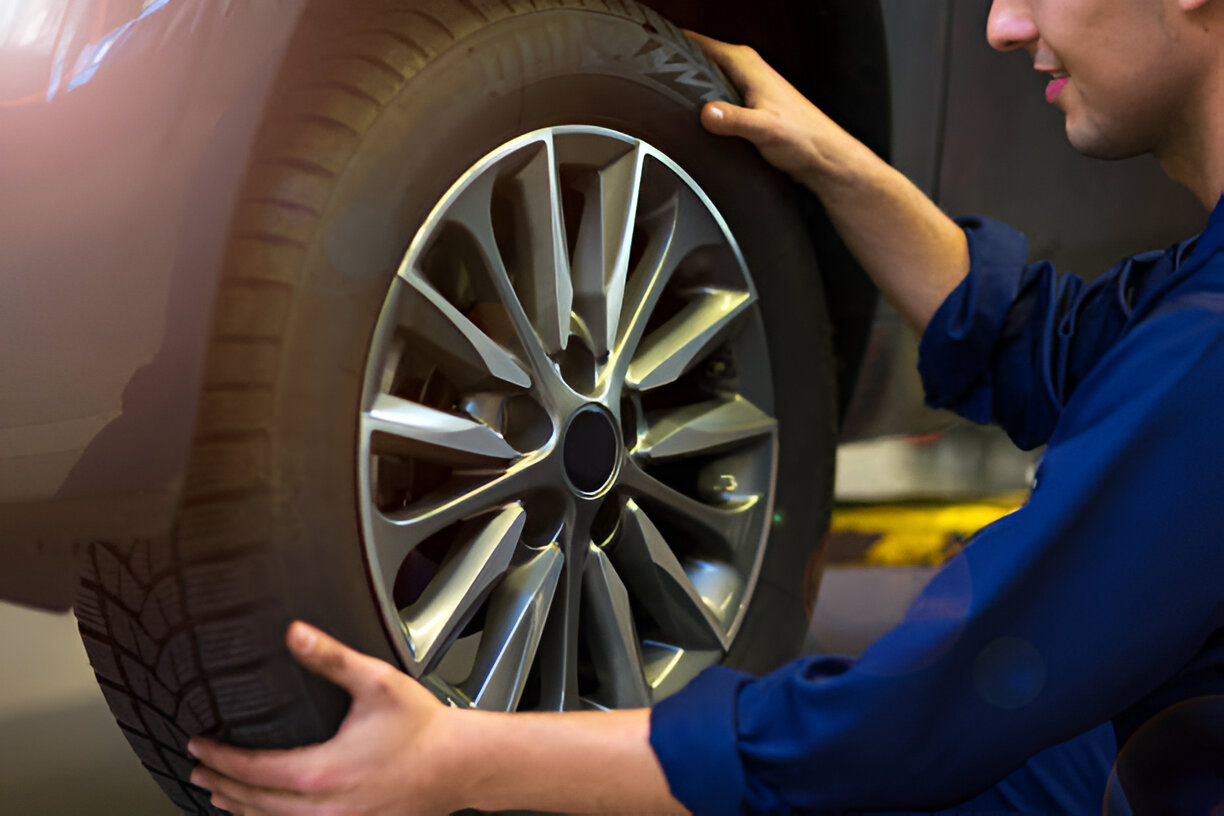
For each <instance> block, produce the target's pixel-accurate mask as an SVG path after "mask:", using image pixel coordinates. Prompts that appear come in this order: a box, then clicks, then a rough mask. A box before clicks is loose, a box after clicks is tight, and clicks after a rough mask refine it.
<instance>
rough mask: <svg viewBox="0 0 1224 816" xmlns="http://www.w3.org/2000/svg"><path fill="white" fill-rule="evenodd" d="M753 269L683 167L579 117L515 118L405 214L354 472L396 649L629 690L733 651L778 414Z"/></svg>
mask: <svg viewBox="0 0 1224 816" xmlns="http://www.w3.org/2000/svg"><path fill="white" fill-rule="evenodd" d="M755 300H756V291H755V289H754V288H753V286H752V282H751V280H750V278H749V275H748V271H747V268H746V266H745V264H744V260H743V257H742V255H741V253H740V250H739V247H738V246H737V245H736V242H735V239H734V238H733V237H732V235H731V233H730V231H729V230H728V228H727V226H726V224H725V223H724V221H723V220H722V218H721V217H720V216H719V214H718V213H717V211H716V210H715V209H714V206H713V204H712V203H711V202H710V200H709V199H708V198H707V197H706V196H705V194H704V193H703V192H702V191H701V190H700V189H699V188H698V187H697V185H696V184H695V182H694V181H693V180H692V179H691V178H690V177H689V176H688V175H687V174H686V173H685V172H684V171H683V170H681V169H680V168H679V167H678V166H677V165H676V164H675V163H674V162H672V161H671V160H670V159H668V158H667V157H666V156H664V155H663V154H662V153H660V152H659V151H658V150H656V149H655V148H653V147H651V146H650V145H648V144H646V143H644V142H642V141H640V140H638V139H634V138H632V137H630V136H626V135H624V134H621V133H617V132H615V131H611V130H606V129H603V128H595V127H578V126H571V127H557V128H549V129H545V130H540V131H536V132H533V133H529V134H527V135H525V136H522V137H520V138H517V139H515V140H513V141H511V142H509V143H507V144H505V145H503V146H502V147H500V148H498V149H497V150H495V151H493V152H492V153H490V154H489V155H488V156H486V157H485V158H483V159H482V160H480V161H479V162H477V163H476V165H475V166H473V167H472V168H471V169H470V170H469V171H468V172H467V173H465V174H464V175H463V176H462V178H460V179H459V181H458V182H456V184H455V185H454V186H453V187H452V188H451V189H450V191H449V192H448V193H447V194H446V195H445V196H444V197H443V199H442V201H441V202H440V203H439V204H438V205H437V207H435V209H434V211H433V212H432V213H431V214H430V216H429V218H428V219H427V220H426V222H425V224H424V225H423V226H422V227H421V229H420V231H419V232H418V233H417V235H416V237H415V238H414V240H413V242H412V244H411V246H410V247H409V250H408V254H407V256H406V257H405V259H404V262H403V264H402V265H401V267H400V270H399V273H398V275H397V276H396V277H395V279H394V281H393V282H392V285H391V289H390V292H389V293H388V295H387V300H386V304H385V306H384V308H383V311H382V314H381V316H380V318H379V321H378V325H377V328H376V330H375V333H374V339H373V341H372V343H371V347H370V353H369V360H368V363H367V367H366V373H365V386H364V390H363V396H362V406H361V425H360V439H359V442H360V450H359V459H358V467H359V486H360V499H361V503H362V507H361V513H362V519H361V522H362V532H363V537H364V541H365V548H366V555H367V560H368V564H369V569H370V573H371V578H372V583H373V585H374V588H375V591H376V593H377V595H378V600H379V603H380V607H381V609H382V613H383V616H384V618H385V620H386V623H387V625H388V627H389V630H390V631H392V632H394V633H396V634H397V635H398V636H397V637H395V638H393V639H394V640H395V645H396V648H397V650H398V653H399V656H400V659H401V660H402V661H403V664H404V666H405V667H406V669H407V670H408V671H409V672H411V673H412V674H413V675H414V676H417V677H420V678H422V680H423V681H424V682H426V684H427V685H429V686H430V688H432V689H433V690H434V692H435V693H436V694H438V695H439V696H440V697H442V698H443V699H445V700H448V701H450V702H451V703H453V704H455V705H462V706H471V705H476V706H479V707H481V708H488V709H500V710H514V709H547V710H559V709H574V708H610V707H617V708H619V707H626V706H641V705H648V704H650V703H651V702H653V701H655V700H658V699H660V698H661V697H663V696H665V695H667V694H670V693H672V692H673V691H675V690H677V689H678V688H679V687H680V686H682V685H683V684H684V683H686V682H688V680H690V679H691V678H692V677H694V676H695V675H696V674H697V673H698V672H699V671H701V670H702V669H704V668H705V667H707V666H709V665H711V664H713V663H715V662H718V661H719V660H720V659H721V658H722V657H723V656H724V655H725V653H726V650H727V649H728V648H729V646H730V644H731V642H732V640H733V639H734V637H735V634H736V632H737V630H738V628H739V625H740V622H741V620H742V618H743V614H744V610H745V608H746V607H747V604H748V601H749V598H750V595H751V593H752V589H753V586H754V584H755V581H756V575H757V571H758V570H759V566H760V562H761V557H762V555H763V552H764V544H765V536H766V533H767V529H768V524H769V519H770V508H771V506H772V501H773V487H774V476H775V470H776V460H777V422H776V420H775V419H774V418H773V416H772V412H773V403H772V383H771V382H770V375H769V359H768V354H767V352H766V347H765V341H764V333H763V331H762V329H761V324H760V315H759V313H758V310H757V307H756V305H755Z"/></svg>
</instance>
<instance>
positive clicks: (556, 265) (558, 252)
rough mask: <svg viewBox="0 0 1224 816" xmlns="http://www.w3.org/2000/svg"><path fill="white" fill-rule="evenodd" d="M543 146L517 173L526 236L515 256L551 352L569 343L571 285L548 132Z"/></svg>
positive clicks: (530, 309)
mask: <svg viewBox="0 0 1224 816" xmlns="http://www.w3.org/2000/svg"><path fill="white" fill-rule="evenodd" d="M543 147H544V149H543V150H540V151H539V152H538V153H537V154H536V155H535V157H534V158H532V159H531V161H530V162H528V163H527V166H526V167H524V168H523V169H522V170H520V171H519V172H518V173H517V174H516V176H515V182H516V183H517V185H518V188H519V191H520V192H521V195H522V199H523V203H524V206H523V207H522V208H521V209H520V210H519V212H518V213H517V214H518V215H519V216H521V217H522V219H523V223H522V225H521V226H522V230H523V232H524V233H525V234H524V235H522V236H521V237H523V238H526V239H527V240H526V244H525V245H523V244H520V247H521V248H522V251H521V252H520V257H519V258H517V259H516V260H517V262H518V265H517V270H518V275H517V279H518V282H519V288H520V290H521V291H520V295H521V297H522V303H523V306H524V307H525V308H526V310H527V314H528V315H529V316H530V317H531V322H532V324H533V325H534V326H535V328H536V331H537V332H538V333H539V336H540V341H541V342H542V343H543V344H544V348H545V350H546V351H548V353H549V354H556V353H557V352H559V351H561V350H562V349H564V348H565V347H566V345H568V343H569V334H570V312H571V311H572V309H573V303H574V289H573V283H572V281H571V279H570V263H569V249H568V248H567V246H566V238H565V214H564V212H563V208H562V204H561V182H560V179H559V178H558V175H557V162H556V152H555V147H554V145H553V140H552V137H551V136H549V137H546V138H545V139H544V140H543Z"/></svg>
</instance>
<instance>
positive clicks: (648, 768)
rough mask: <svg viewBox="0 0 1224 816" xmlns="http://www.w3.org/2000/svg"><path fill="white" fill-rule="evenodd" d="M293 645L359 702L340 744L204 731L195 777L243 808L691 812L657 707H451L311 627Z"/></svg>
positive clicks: (249, 814)
mask: <svg viewBox="0 0 1224 816" xmlns="http://www.w3.org/2000/svg"><path fill="white" fill-rule="evenodd" d="M287 641H288V645H289V648H290V651H292V652H293V654H294V655H295V656H296V657H297V659H298V660H299V661H301V663H302V664H303V665H304V666H306V667H307V668H308V669H310V670H311V671H314V672H317V673H318V674H320V675H321V676H323V677H325V678H327V679H328V680H330V681H332V682H333V683H336V684H337V685H339V686H341V687H343V688H345V689H346V690H347V691H349V693H350V694H351V695H352V697H353V703H352V706H351V707H350V709H349V712H348V715H347V716H346V717H345V719H344V722H343V723H342V724H341V726H340V729H339V731H338V732H337V733H336V735H335V737H333V738H332V739H331V740H329V741H328V742H325V743H322V744H319V745H311V746H306V747H304V748H296V749H292V750H287V751H252V750H246V749H242V748H234V747H230V746H225V745H221V744H219V743H216V742H213V741H211V740H206V739H201V738H198V737H197V738H195V739H193V740H192V741H191V743H190V744H189V746H188V749H189V751H190V752H191V753H192V755H194V756H195V757H196V758H197V759H199V761H200V767H198V768H196V770H195V771H194V772H193V773H192V776H191V781H192V782H193V783H194V784H196V785H199V786H200V787H203V788H206V789H208V790H209V791H211V792H212V793H213V800H212V801H213V804H214V805H216V806H217V807H220V808H223V809H225V810H228V811H230V812H231V813H235V814H240V816H254V815H255V814H268V816H272V815H273V814H294V816H303V815H308V814H312V813H346V814H349V813H351V814H363V815H366V816H373V815H374V814H385V815H386V816H390V815H391V814H397V816H399V815H400V814H405V815H406V814H421V816H425V815H426V814H428V815H429V816H436V815H437V814H445V813H450V812H452V811H455V810H459V809H462V808H478V809H480V810H512V809H525V808H532V809H546V810H550V811H556V812H562V813H685V812H687V811H685V809H684V807H683V806H681V805H680V803H679V802H677V801H676V800H675V799H674V798H672V796H671V794H670V793H669V791H668V787H667V782H666V780H665V779H664V777H663V772H662V769H661V768H660V767H659V763H658V761H657V760H656V759H655V755H654V752H653V751H652V750H651V748H650V742H649V731H650V724H649V714H650V712H649V710H648V709H635V710H624V711H615V712H610V713H609V712H570V713H564V714H514V715H510V714H497V713H492V712H485V711H474V710H464V709H456V708H449V707H447V706H445V705H443V704H442V703H440V702H439V701H438V700H437V699H436V698H434V697H433V695H432V694H430V692H428V691H426V690H425V688H424V687H423V686H421V685H420V684H418V683H417V682H416V681H415V680H413V679H412V678H411V677H408V676H407V675H405V674H402V673H401V672H400V671H399V670H398V669H396V668H394V667H392V666H391V665H389V664H387V663H384V662H383V661H381V660H377V659H375V658H372V657H368V656H366V655H363V654H360V653H358V652H355V651H353V650H352V649H349V648H348V647H346V646H344V645H343V644H341V643H339V642H338V641H336V640H334V639H333V638H331V637H329V636H327V635H326V634H324V633H322V632H320V631H319V630H317V629H314V628H312V627H309V626H307V625H305V624H303V623H295V624H293V626H291V627H290V629H289V634H288V638H287Z"/></svg>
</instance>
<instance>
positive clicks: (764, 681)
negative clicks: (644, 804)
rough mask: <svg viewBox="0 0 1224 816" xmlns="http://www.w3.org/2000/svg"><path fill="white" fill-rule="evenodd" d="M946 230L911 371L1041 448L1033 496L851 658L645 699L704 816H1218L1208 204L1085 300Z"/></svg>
mask: <svg viewBox="0 0 1224 816" xmlns="http://www.w3.org/2000/svg"><path fill="white" fill-rule="evenodd" d="M960 223H961V226H962V227H963V228H964V229H965V232H966V235H967V236H968V240H969V253H970V266H971V269H970V272H969V275H968V277H967V278H966V279H965V280H964V281H963V282H962V283H961V284H960V285H959V286H958V287H957V288H956V290H955V291H953V292H952V293H951V294H950V295H949V296H948V298H947V299H946V301H945V302H944V303H943V304H942V305H941V306H940V308H939V309H938V311H937V312H936V313H935V315H934V317H933V318H932V320H931V322H930V325H929V326H928V327H927V329H926V331H925V333H924V335H923V337H922V341H921V345H920V349H919V371H920V373H921V375H922V378H923V383H924V387H925V389H926V395H927V400H928V402H929V403H930V404H932V405H934V406H937V407H947V408H952V409H954V410H956V411H958V412H959V413H961V414H962V415H964V416H965V417H968V418H969V419H971V420H974V421H977V422H990V421H993V422H996V423H998V424H999V425H1001V426H1002V427H1003V428H1004V429H1005V430H1006V431H1007V433H1008V434H1009V435H1010V436H1011V438H1012V439H1013V440H1014V441H1015V442H1016V443H1017V444H1019V445H1020V446H1022V447H1025V448H1029V447H1033V446H1037V445H1041V444H1046V445H1048V447H1047V449H1046V452H1045V454H1044V456H1043V458H1042V461H1041V464H1040V466H1039V468H1038V470H1037V477H1036V481H1035V486H1034V489H1033V492H1032V495H1031V497H1030V499H1029V501H1028V502H1027V503H1026V504H1025V505H1024V506H1023V507H1022V508H1020V509H1019V510H1017V511H1016V512H1014V513H1012V514H1010V515H1008V516H1006V517H1004V518H1002V519H1000V520H999V521H997V522H995V523H994V524H991V525H990V526H988V527H986V528H985V529H983V530H981V531H980V532H978V533H977V534H976V535H975V536H974V537H973V539H972V540H971V542H970V543H969V544H968V545H967V546H966V547H965V548H964V549H963V550H962V551H961V552H960V553H959V554H958V555H956V556H955V557H954V558H952V559H951V560H950V561H949V562H948V563H947V564H946V565H945V566H944V567H943V568H942V569H941V570H940V571H939V572H938V573H937V575H936V576H935V577H934V579H933V580H932V581H931V582H930V584H929V585H928V586H927V587H926V588H925V590H924V591H923V592H922V593H921V594H920V595H919V597H918V598H917V599H916V600H915V602H914V604H913V606H912V607H911V608H910V610H909V612H908V614H907V615H906V617H905V619H904V620H903V621H902V622H901V623H900V624H899V625H898V626H897V627H896V628H895V629H893V630H892V631H891V632H889V633H888V634H886V635H885V636H883V637H882V638H881V639H880V640H879V641H878V642H876V643H875V644H873V645H872V646H871V647H870V648H869V649H868V650H867V651H866V652H865V653H864V654H863V655H862V657H860V658H859V659H858V660H857V661H854V662H850V661H846V660H841V659H835V658H828V657H812V658H806V659H801V660H798V661H795V662H793V663H790V664H788V665H787V666H784V667H783V668H781V669H779V670H778V671H776V672H774V673H772V674H769V675H767V676H765V677H762V678H754V677H750V676H748V675H745V674H741V673H739V672H735V671H732V670H730V669H726V668H723V667H715V668H713V669H710V670H708V671H707V672H705V673H703V674H702V675H700V676H699V677H698V678H697V679H696V680H695V681H694V682H693V683H692V684H690V686H689V687H688V688H686V689H685V690H683V691H681V692H680V693H679V694H676V695H675V696H673V697H671V698H669V699H667V700H664V701H663V702H661V703H660V704H658V705H657V706H656V707H655V709H654V712H653V713H652V716H651V744H652V746H653V748H654V750H655V753H656V754H657V756H658V758H659V761H660V762H661V764H662V767H663V770H664V772H665V774H666V776H667V780H668V783H669V785H670V787H671V790H672V793H673V794H674V795H675V796H676V797H677V798H678V799H679V800H680V801H681V802H683V803H684V804H685V805H686V806H687V807H689V808H690V809H691V810H693V811H694V812H695V813H697V814H731V813H741V812H748V813H838V812H843V811H898V810H907V811H915V810H924V811H929V810H938V809H941V808H954V812H958V813H971V812H972V813H979V812H1009V811H1011V812H1044V813H1101V812H1102V811H1103V810H1104V811H1105V812H1107V813H1111V814H1113V813H1117V814H1122V813H1129V812H1131V810H1130V809H1129V808H1130V807H1133V808H1134V812H1136V813H1142V812H1148V813H1152V812H1159V813H1203V814H1207V813H1210V812H1212V806H1213V805H1216V804H1224V541H1222V539H1224V432H1222V431H1221V428H1220V424H1219V423H1218V422H1217V414H1219V413H1221V412H1224V199H1221V203H1220V204H1218V205H1217V206H1216V208H1215V211H1214V212H1213V213H1212V215H1211V218H1210V221H1209V224H1208V226H1207V228H1206V230H1205V231H1204V232H1203V233H1202V234H1201V235H1199V236H1196V237H1195V238H1191V239H1188V240H1186V241H1183V242H1181V243H1179V244H1177V245H1175V246H1173V247H1171V248H1169V249H1168V250H1165V251H1163V252H1161V251H1157V252H1150V253H1145V254H1143V255H1139V256H1136V257H1134V258H1130V259H1128V260H1126V261H1124V262H1122V263H1121V264H1119V265H1117V266H1115V267H1114V268H1112V269H1111V270H1109V271H1108V272H1107V273H1106V274H1105V275H1103V276H1101V277H1100V278H1098V279H1096V280H1095V281H1093V282H1091V283H1087V284H1086V283H1084V282H1083V281H1082V280H1080V279H1078V278H1075V277H1073V276H1070V275H1059V274H1057V273H1056V272H1055V270H1054V269H1053V268H1052V267H1051V266H1050V265H1049V264H1048V263H1037V264H1033V265H1026V244H1025V240H1024V238H1023V236H1022V235H1020V234H1019V233H1017V232H1015V231H1013V230H1011V229H1009V228H1007V227H1005V226H1003V225H1001V224H998V223H995V222H992V221H989V220H986V219H980V218H967V219H962V220H961V222H960ZM1118 746H1121V750H1119V748H1118ZM1123 794H1125V795H1123ZM1128 800H1129V806H1128V804H1127V802H1128ZM1219 812H1224V808H1222V809H1221V811H1219Z"/></svg>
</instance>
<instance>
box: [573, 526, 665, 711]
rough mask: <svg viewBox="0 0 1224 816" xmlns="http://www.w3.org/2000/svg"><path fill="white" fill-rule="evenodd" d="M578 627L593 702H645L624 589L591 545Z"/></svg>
mask: <svg viewBox="0 0 1224 816" xmlns="http://www.w3.org/2000/svg"><path fill="white" fill-rule="evenodd" d="M582 584H583V590H584V592H583V609H582V611H583V617H584V620H583V630H584V635H586V636H587V637H589V638H590V640H589V643H590V644H591V660H592V661H593V662H594V663H595V672H596V675H597V676H598V678H599V692H600V697H599V699H598V700H597V701H596V702H599V703H601V704H603V705H607V706H611V707H613V708H629V707H636V706H645V705H649V704H650V689H649V687H648V686H647V685H646V673H645V669H644V668H643V666H642V652H641V648H640V647H639V645H638V639H637V632H636V631H635V629H634V626H633V610H632V609H631V608H630V606H629V592H628V590H626V589H625V585H624V583H622V582H621V579H620V577H619V576H618V575H617V574H616V570H615V568H613V566H612V562H611V561H610V560H609V559H608V556H607V555H605V554H604V552H603V550H600V549H599V548H598V547H595V546H594V545H591V547H590V550H589V552H588V554H587V563H586V569H585V570H584V571H583V581H582Z"/></svg>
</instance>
